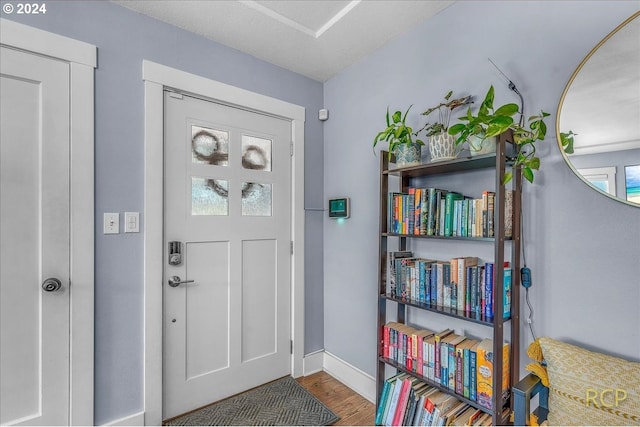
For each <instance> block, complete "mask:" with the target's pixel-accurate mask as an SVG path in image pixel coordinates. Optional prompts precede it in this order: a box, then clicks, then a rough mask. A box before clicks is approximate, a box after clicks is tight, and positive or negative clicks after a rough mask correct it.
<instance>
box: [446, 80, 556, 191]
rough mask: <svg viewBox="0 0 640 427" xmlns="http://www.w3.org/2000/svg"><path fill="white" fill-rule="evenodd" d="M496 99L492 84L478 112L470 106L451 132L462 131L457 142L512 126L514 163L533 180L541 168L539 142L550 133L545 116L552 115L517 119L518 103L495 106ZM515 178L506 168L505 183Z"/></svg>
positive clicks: (543, 114) (542, 112) (498, 131)
mask: <svg viewBox="0 0 640 427" xmlns="http://www.w3.org/2000/svg"><path fill="white" fill-rule="evenodd" d="M493 99H494V89H493V86H490V87H489V90H488V91H487V94H486V95H485V97H484V100H483V101H482V104H481V105H480V108H479V109H478V113H477V114H476V115H473V114H472V113H471V108H469V109H468V110H467V114H466V116H462V117H460V118H459V119H460V120H461V121H463V122H464V123H457V124H455V125H453V126H451V127H450V128H449V131H448V132H449V134H450V135H453V136H455V135H458V137H457V139H456V144H461V143H464V142H465V141H467V140H468V139H469V138H470V137H473V136H476V137H479V138H480V139H481V140H484V139H486V138H490V137H495V136H497V135H500V134H501V133H503V132H505V131H507V130H508V129H511V130H512V131H513V139H514V140H513V143H514V144H515V146H516V157H515V161H514V166H522V176H523V177H524V178H525V179H526V180H527V181H529V182H533V179H534V172H533V171H534V170H538V169H539V168H540V159H539V158H538V157H537V156H536V142H537V141H543V140H544V138H545V136H546V133H547V125H546V124H545V122H544V118H545V117H547V116H549V113H545V112H544V111H540V114H539V115H535V116H531V117H529V119H528V120H527V124H526V125H525V124H524V123H523V122H516V121H515V120H514V118H513V116H514V115H515V114H517V113H519V112H520V110H519V108H518V105H517V104H514V103H509V104H504V105H502V106H500V107H498V108H496V109H494V107H493ZM512 178H513V176H512V173H511V172H506V173H505V176H504V183H505V184H506V183H507V182H509V181H511V179H512Z"/></svg>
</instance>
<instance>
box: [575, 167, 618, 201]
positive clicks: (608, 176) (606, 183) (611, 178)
mask: <svg viewBox="0 0 640 427" xmlns="http://www.w3.org/2000/svg"><path fill="white" fill-rule="evenodd" d="M577 171H578V172H579V173H581V174H582V176H583V177H584V178H585V179H586V180H587V181H589V182H590V183H591V184H592V185H593V186H595V187H596V188H599V189H600V190H602V191H604V192H605V193H609V194H611V195H612V196H615V195H616V168H615V167H606V168H582V169H577Z"/></svg>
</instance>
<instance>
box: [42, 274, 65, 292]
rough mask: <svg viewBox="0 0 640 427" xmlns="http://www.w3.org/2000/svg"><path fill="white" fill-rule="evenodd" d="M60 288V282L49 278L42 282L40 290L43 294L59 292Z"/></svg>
mask: <svg viewBox="0 0 640 427" xmlns="http://www.w3.org/2000/svg"><path fill="white" fill-rule="evenodd" d="M60 288H62V282H61V281H60V280H59V279H56V278H55V277H49V278H48V279H45V281H44V282H42V290H44V291H45V292H55V291H59V290H60Z"/></svg>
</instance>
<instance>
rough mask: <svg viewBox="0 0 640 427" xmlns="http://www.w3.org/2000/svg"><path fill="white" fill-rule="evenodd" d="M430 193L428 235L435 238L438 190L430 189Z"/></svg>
mask: <svg viewBox="0 0 640 427" xmlns="http://www.w3.org/2000/svg"><path fill="white" fill-rule="evenodd" d="M428 191H429V212H428V214H427V235H428V236H433V235H435V231H436V209H437V206H438V205H437V204H436V203H437V200H436V189H435V188H433V187H430V188H429V189H428Z"/></svg>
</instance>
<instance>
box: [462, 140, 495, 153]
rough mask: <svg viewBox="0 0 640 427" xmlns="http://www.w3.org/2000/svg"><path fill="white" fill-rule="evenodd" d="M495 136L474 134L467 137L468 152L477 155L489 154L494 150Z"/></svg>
mask: <svg viewBox="0 0 640 427" xmlns="http://www.w3.org/2000/svg"><path fill="white" fill-rule="evenodd" d="M496 141H497V137H495V136H490V137H489V138H484V139H483V138H479V137H477V136H476V135H472V136H470V137H469V139H468V140H467V142H468V143H469V153H470V154H471V156H479V155H481V154H489V153H495V152H496Z"/></svg>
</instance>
